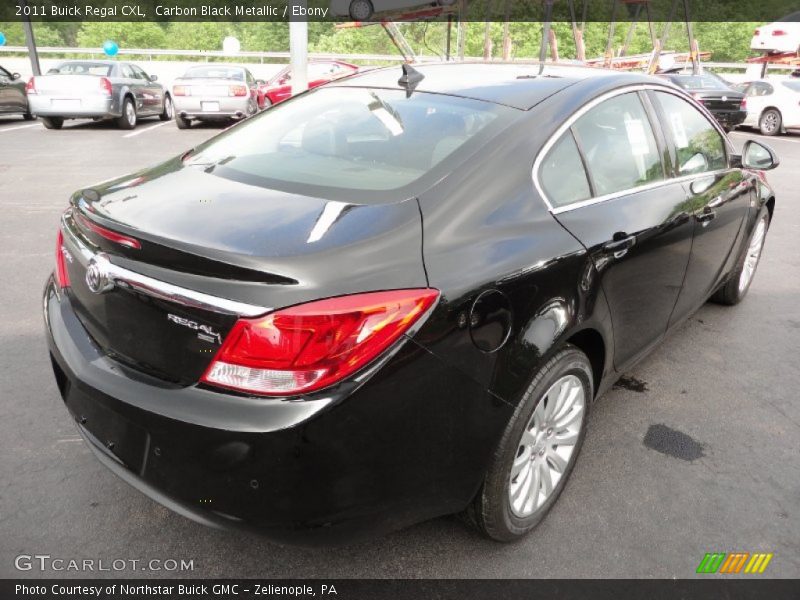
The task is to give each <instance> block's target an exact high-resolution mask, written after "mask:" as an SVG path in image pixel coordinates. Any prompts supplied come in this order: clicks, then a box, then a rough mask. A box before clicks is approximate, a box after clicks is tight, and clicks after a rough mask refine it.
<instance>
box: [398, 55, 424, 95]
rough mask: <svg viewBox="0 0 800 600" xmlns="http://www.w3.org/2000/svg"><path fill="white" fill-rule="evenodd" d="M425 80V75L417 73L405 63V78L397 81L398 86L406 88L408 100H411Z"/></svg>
mask: <svg viewBox="0 0 800 600" xmlns="http://www.w3.org/2000/svg"><path fill="white" fill-rule="evenodd" d="M423 79H425V75H423V74H422V73H420V72H419V71H417V70H416V69H415V68H414V67H412V66H411V65H409V64H407V63H403V76H402V77H400V79H398V80H397V85H399V86H400V87H404V88H406V98H410V97H411V94H413V93H414V89H416V87H417V85H419V82H420V81H422V80H423Z"/></svg>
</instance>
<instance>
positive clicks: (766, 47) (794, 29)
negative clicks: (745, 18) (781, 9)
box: [750, 11, 800, 53]
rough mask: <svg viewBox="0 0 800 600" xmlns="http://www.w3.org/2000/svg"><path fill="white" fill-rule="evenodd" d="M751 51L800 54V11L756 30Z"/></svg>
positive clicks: (751, 43)
mask: <svg viewBox="0 0 800 600" xmlns="http://www.w3.org/2000/svg"><path fill="white" fill-rule="evenodd" d="M750 49H751V50H758V51H759V52H770V53H781V52H800V11H799V12H794V13H792V14H790V15H786V16H785V17H783V18H782V19H779V20H777V21H775V22H774V23H769V24H768V25H763V26H762V27H759V28H758V29H756V30H755V31H754V32H753V40H752V41H751V42H750Z"/></svg>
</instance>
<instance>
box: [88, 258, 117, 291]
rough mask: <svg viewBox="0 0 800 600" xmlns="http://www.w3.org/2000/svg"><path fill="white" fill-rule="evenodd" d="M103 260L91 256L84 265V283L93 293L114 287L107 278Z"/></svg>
mask: <svg viewBox="0 0 800 600" xmlns="http://www.w3.org/2000/svg"><path fill="white" fill-rule="evenodd" d="M105 262H106V261H105V260H97V258H92V259H91V260H90V261H89V265H88V266H87V267H86V285H87V287H88V288H89V289H90V290H91V291H92V292H94V293H95V294H102V293H103V292H107V291H108V290H110V289H111V288H112V287H114V284H113V283H112V282H111V281H110V280H109V279H108V273H107V272H106V268H105V264H104V263H105Z"/></svg>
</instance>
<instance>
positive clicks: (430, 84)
mask: <svg viewBox="0 0 800 600" xmlns="http://www.w3.org/2000/svg"><path fill="white" fill-rule="evenodd" d="M413 68H414V69H415V70H416V71H418V72H420V73H421V74H422V75H424V77H425V78H424V79H423V80H422V81H420V82H419V84H418V85H417V86H416V87H415V88H414V90H415V91H417V92H429V93H435V94H446V95H450V96H461V97H464V98H472V99H475V100H483V101H485V102H493V103H495V104H504V105H506V106H511V107H513V108H518V109H520V110H528V109H530V108H532V107H533V106H535V105H536V104H538V103H539V102H541V101H542V100H544V99H546V98H548V97H549V96H552V95H553V94H556V93H558V92H560V91H561V90H563V89H566V88H568V87H570V86H571V85H573V84H575V83H578V82H580V81H583V80H586V79H590V78H602V79H604V80H606V82H608V80H614V79H616V80H619V82H620V85H622V84H624V83H641V82H645V81H652V78H649V77H646V76H644V75H639V74H632V73H624V72H619V71H611V70H607V69H601V68H596V67H587V66H584V65H572V64H563V63H556V64H547V65H546V66H545V68H544V71H543V73H542V75H541V76H538V73H539V68H540V67H539V64H538V63H536V64H534V63H522V62H517V63H483V62H459V63H428V64H420V65H417V64H415V65H413ZM401 75H402V71H401V70H400V68H399V67H397V66H394V67H386V68H381V69H374V70H369V71H366V72H363V73H360V74H356V75H352V76H350V77H347V78H345V79H339V80H337V81H335V82H333V83H329V84H327V85H326V87H371V88H385V89H398V90H403V89H405V88H404V87H402V86H401V85H399V84H398V79H399V78H400V76H401Z"/></svg>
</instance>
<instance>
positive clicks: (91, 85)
mask: <svg viewBox="0 0 800 600" xmlns="http://www.w3.org/2000/svg"><path fill="white" fill-rule="evenodd" d="M356 72H358V67H357V66H356V65H352V64H350V63H346V62H342V61H336V60H321V61H312V62H310V63H309V65H308V80H309V81H308V86H309V87H310V88H314V87H317V86H320V85H323V84H325V83H328V82H329V81H333V80H334V79H340V78H342V77H346V76H348V75H352V74H354V73H356ZM157 79H158V78H157V77H156V76H155V75H148V74H147V73H146V72H145V71H144V70H143V69H142V68H141V67H139V66H138V65H135V64H133V63H129V62H121V61H116V60H65V61H62V62H61V63H59V64H58V65H57V66H55V67H53V68H52V69H50V70H48V71H47V73H46V74H44V75H37V76H34V77H31V78H30V79H29V80H28V82H27V84H26V83H23V81H22V80H21V78H20V75H19V73H10V72H9V71H7V70H5V69H3V68H2V67H0V114H22V115H23V116H24V117H25V118H26V119H33V118H35V116H34V115H36V116H39V117H41V118H42V123H43V124H44V126H45V127H46V128H47V129H61V127H62V126H63V124H64V121H65V120H68V119H93V120H95V121H100V120H113V121H115V122H116V124H117V125H118V126H119V127H120V128H121V129H133V128H134V127H136V125H137V123H138V122H139V120H140V119H143V118H147V117H158V118H160V119H161V120H163V121H169V120H172V118H173V117H175V121H176V124H177V126H178V128H179V129H186V128H188V127H190V126H191V124H192V122H193V121H221V120H231V119H234V120H238V119H246V118H247V117H250V116H252V115H254V114H256V113H257V112H258V111H259V110H263V109H265V108H268V107H270V106H272V105H274V104H277V103H278V102H282V101H283V100H286V99H287V98H289V97H291V95H292V84H291V80H292V71H291V67H288V66H287V67H286V68H284V69H282V70H281V71H280V72H279V73H278V74H277V75H275V76H274V77H273V78H272V79H270V80H269V81H264V80H260V79H256V78H255V77H254V76H253V74H252V73H251V72H250V71H249V70H248V69H247V68H245V67H240V66H235V65H226V64H204V65H197V66H192V67H190V68H189V69H187V70H186V72H185V73H184V74H183V75H182V76H181V77H180V78H178V79H176V80H175V81H174V83H173V85H172V87H171V89H168V88H167V87H166V86H164V85H162V84H161V83H159V82H158V81H157Z"/></svg>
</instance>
